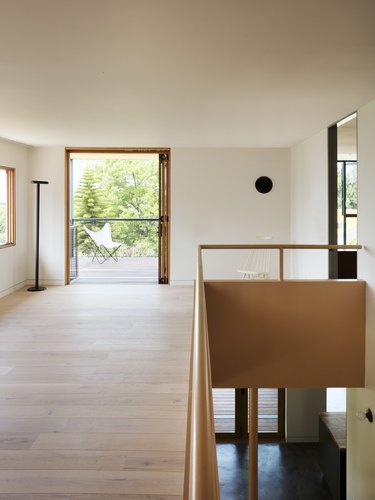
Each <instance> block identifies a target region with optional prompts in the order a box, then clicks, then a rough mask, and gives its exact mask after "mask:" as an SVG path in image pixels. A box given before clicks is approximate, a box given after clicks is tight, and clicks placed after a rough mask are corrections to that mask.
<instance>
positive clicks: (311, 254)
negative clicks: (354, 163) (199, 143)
mask: <svg viewBox="0 0 375 500" xmlns="http://www.w3.org/2000/svg"><path fill="white" fill-rule="evenodd" d="M327 147H328V144H327V131H326V130H323V131H321V132H319V133H318V134H315V135H314V136H313V137H311V138H309V139H307V140H306V141H304V142H302V143H300V144H297V145H296V146H294V147H293V148H292V150H291V240H292V243H306V244H308V243H311V244H327V243H328V150H327ZM290 270H291V277H293V278H307V279H317V278H327V277H328V255H327V251H325V250H324V251H317V250H311V251H309V250H300V251H293V252H291V253H290ZM325 409H326V390H325V389H288V390H287V391H286V436H287V440H288V441H289V442H296V441H302V442H303V441H317V440H318V416H319V413H320V412H322V411H325Z"/></svg>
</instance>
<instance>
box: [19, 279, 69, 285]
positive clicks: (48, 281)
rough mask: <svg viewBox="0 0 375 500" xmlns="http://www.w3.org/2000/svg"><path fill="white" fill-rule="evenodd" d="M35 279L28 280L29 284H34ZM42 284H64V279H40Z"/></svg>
mask: <svg viewBox="0 0 375 500" xmlns="http://www.w3.org/2000/svg"><path fill="white" fill-rule="evenodd" d="M34 283H35V280H27V283H26V284H27V285H34ZM39 285H40V286H48V285H49V286H64V285H65V281H64V280H55V279H39Z"/></svg>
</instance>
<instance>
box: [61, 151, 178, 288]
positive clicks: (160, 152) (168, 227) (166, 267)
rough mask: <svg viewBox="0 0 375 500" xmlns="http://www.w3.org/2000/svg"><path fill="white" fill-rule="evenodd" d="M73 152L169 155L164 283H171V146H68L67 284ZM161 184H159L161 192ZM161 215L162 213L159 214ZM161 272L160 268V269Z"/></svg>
mask: <svg viewBox="0 0 375 500" xmlns="http://www.w3.org/2000/svg"><path fill="white" fill-rule="evenodd" d="M72 153H103V154H105V153H108V154H114V153H125V154H126V153H128V154H142V153H143V154H158V155H166V156H167V176H166V177H167V178H166V179H165V188H166V191H167V194H166V197H165V203H164V207H165V213H164V214H161V215H164V216H165V218H164V219H165V220H164V221H163V222H164V230H165V233H166V236H165V237H166V245H165V250H166V255H165V257H164V258H165V263H166V266H165V270H166V276H165V280H164V283H169V276H170V241H171V239H170V206H171V204H170V197H171V189H170V177H171V176H170V165H171V150H170V148H89V147H67V148H65V284H66V285H69V284H70V181H71V179H70V155H71V154H72ZM160 192H161V186H160V185H159V193H160ZM159 215H160V214H159ZM159 260H160V259H159ZM158 273H160V270H158ZM159 278H160V276H159Z"/></svg>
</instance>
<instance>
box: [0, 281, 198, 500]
mask: <svg viewBox="0 0 375 500" xmlns="http://www.w3.org/2000/svg"><path fill="white" fill-rule="evenodd" d="M191 317H192V289H191V288H183V287H174V288H173V287H168V286H158V285H137V286H131V285H119V284H115V285H71V286H70V287H50V288H48V290H47V291H45V292H40V293H30V292H27V291H20V292H16V293H14V294H12V295H10V296H8V297H5V298H3V299H1V300H0V499H4V500H5V499H6V500H21V499H22V500H26V499H27V500H52V499H58V500H62V499H64V500H67V499H69V500H73V499H74V500H118V499H120V498H121V499H124V500H144V499H146V498H147V499H166V500H177V499H181V498H182V486H183V466H184V448H185V430H186V406H187V391H188V370H189V350H190V335H191V322H192V321H191Z"/></svg>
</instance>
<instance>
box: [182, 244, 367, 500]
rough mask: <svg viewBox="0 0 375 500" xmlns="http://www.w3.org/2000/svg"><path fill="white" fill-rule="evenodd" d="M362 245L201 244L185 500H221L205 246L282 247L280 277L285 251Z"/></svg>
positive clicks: (252, 448) (252, 446)
mask: <svg viewBox="0 0 375 500" xmlns="http://www.w3.org/2000/svg"><path fill="white" fill-rule="evenodd" d="M361 248H362V246H361V245H289V244H285V245H277V244H268V245H267V244H265V245H264V244H260V245H259V244H256V245H200V246H199V247H198V265H197V279H196V282H195V294H194V319H193V334H192V343H191V358H190V382H189V402H188V423H187V434H186V456H185V479H184V500H219V499H220V487H219V479H218V465H217V455H216V440H215V427H214V410H213V398H212V376H211V361H210V348H209V337H208V324H207V310H206V298H205V288H204V287H205V285H204V279H203V264H202V250H251V249H271V250H278V251H279V280H280V281H283V280H284V250H359V249H361ZM251 400H252V404H251V407H250V410H251V411H250V420H251V422H250V424H251V425H250V427H251V430H250V436H249V439H250V442H249V454H250V470H249V483H250V484H249V498H250V499H251V500H256V499H257V498H258V494H257V477H258V467H257V418H258V416H257V407H256V406H257V389H251Z"/></svg>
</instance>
